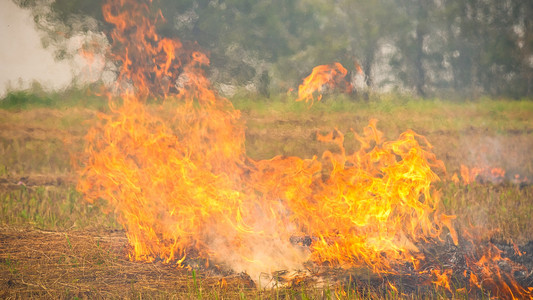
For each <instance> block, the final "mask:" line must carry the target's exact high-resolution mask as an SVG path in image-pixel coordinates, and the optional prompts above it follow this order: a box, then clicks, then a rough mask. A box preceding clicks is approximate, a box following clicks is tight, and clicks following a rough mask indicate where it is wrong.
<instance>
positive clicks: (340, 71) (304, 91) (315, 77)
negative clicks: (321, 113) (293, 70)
mask: <svg viewBox="0 0 533 300" xmlns="http://www.w3.org/2000/svg"><path fill="white" fill-rule="evenodd" d="M358 71H360V67H359V68H358ZM346 74H348V71H347V70H346V69H345V68H344V67H343V66H342V65H341V64H340V63H338V62H335V63H333V64H331V65H320V66H316V67H314V68H313V71H312V72H311V74H310V75H309V76H307V77H306V78H305V79H304V81H303V83H302V84H300V86H299V87H298V99H297V100H296V101H305V102H306V103H307V102H308V101H311V103H313V102H314V99H315V96H314V94H315V93H318V96H317V101H320V100H321V99H322V89H323V87H324V86H327V87H329V88H335V87H341V88H343V89H344V90H345V91H346V92H349V91H350V90H351V88H352V86H351V84H350V83H349V82H348V81H346V79H345V77H346Z"/></svg>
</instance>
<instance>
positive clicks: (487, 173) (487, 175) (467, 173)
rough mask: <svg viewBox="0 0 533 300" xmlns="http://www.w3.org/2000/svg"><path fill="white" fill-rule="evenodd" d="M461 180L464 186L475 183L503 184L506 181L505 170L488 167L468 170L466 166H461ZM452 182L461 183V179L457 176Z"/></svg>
mask: <svg viewBox="0 0 533 300" xmlns="http://www.w3.org/2000/svg"><path fill="white" fill-rule="evenodd" d="M460 172H461V178H462V180H463V184H465V185H468V184H471V183H474V182H480V183H483V182H492V183H501V182H503V180H504V179H505V170H504V169H501V168H488V167H473V168H468V167H466V166H465V165H461V171H460ZM452 180H453V181H454V182H455V183H459V178H458V177H457V175H456V174H454V177H453V178H452Z"/></svg>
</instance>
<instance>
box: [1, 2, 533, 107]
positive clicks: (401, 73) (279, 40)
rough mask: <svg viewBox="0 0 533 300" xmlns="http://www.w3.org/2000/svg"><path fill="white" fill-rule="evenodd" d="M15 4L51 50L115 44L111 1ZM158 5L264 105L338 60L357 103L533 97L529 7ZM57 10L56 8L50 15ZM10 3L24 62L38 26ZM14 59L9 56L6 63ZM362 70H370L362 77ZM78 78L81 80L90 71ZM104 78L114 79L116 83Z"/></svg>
mask: <svg viewBox="0 0 533 300" xmlns="http://www.w3.org/2000/svg"><path fill="white" fill-rule="evenodd" d="M15 2H16V3H18V4H19V5H20V6H25V7H28V8H29V9H31V11H32V13H33V14H34V15H36V16H39V17H40V25H41V26H40V28H41V29H44V30H43V31H42V33H41V34H42V35H43V36H48V38H49V39H50V40H51V41H52V43H51V44H52V45H53V46H57V45H59V44H63V47H65V45H66V44H68V43H65V42H64V41H60V39H61V37H60V36H57V34H56V33H57V32H58V31H64V32H67V33H68V36H69V38H68V39H71V38H72V37H73V36H76V35H78V36H80V35H82V36H84V35H87V34H89V35H93V36H94V35H96V36H98V39H105V37H104V36H103V34H102V33H101V32H109V28H110V26H111V25H109V24H106V22H105V21H104V20H103V16H102V12H101V5H102V3H103V2H104V1H101V0H99V1H83V0H69V1H67V0H56V1H53V2H50V1H48V0H34V1H20V0H15ZM147 2H148V1H147ZM49 3H51V4H49ZM150 3H151V5H152V6H154V9H153V11H156V10H155V9H160V10H161V11H162V14H163V15H164V18H165V21H162V20H161V19H159V21H158V23H157V27H158V32H159V35H160V36H163V37H170V38H175V37H177V38H179V39H180V40H182V41H191V42H196V43H197V44H198V45H199V46H200V47H201V48H202V49H203V50H204V51H203V52H206V53H209V56H210V60H211V66H210V68H209V76H210V79H211V82H214V83H215V85H216V87H217V88H218V89H219V90H220V91H222V92H223V94H225V95H227V96H231V94H233V93H235V92H236V91H239V90H243V89H244V90H247V91H252V92H257V93H261V94H263V95H266V96H268V95H270V93H271V92H274V93H285V92H287V91H288V90H289V89H292V88H295V87H297V86H298V84H299V83H300V82H301V79H302V78H304V77H305V76H306V75H308V74H309V72H310V71H311V69H312V68H313V67H314V66H316V65H321V64H330V63H333V62H336V61H338V62H340V63H341V64H342V65H343V66H345V67H346V68H347V69H348V71H349V77H350V80H351V81H352V83H353V85H354V86H355V93H354V95H355V97H358V96H360V95H364V94H367V93H368V92H383V91H391V90H392V91H394V90H399V91H402V92H405V91H407V92H412V93H415V94H417V95H419V96H423V97H433V96H437V97H439V96H441V97H442V96H444V97H446V96H449V95H456V94H457V95H459V96H467V97H470V96H472V97H478V96H483V95H489V96H510V97H514V98H521V97H529V96H531V93H532V91H533V22H532V21H531V20H533V5H531V1H525V0H509V1H499V0H489V1H485V0H469V1H463V0H440V1H421V0H379V1H352V0H340V1H335V2H333V3H332V2H330V1H322V0H312V1H303V0H295V1H285V0H272V1H249V0H238V1H231V2H227V1H174V0H161V1H153V2H150ZM48 4H49V7H50V9H48V10H41V11H40V8H42V6H43V5H48ZM2 5H3V6H5V8H6V9H2V13H3V14H5V16H4V17H3V18H2V23H4V25H2V27H3V28H2V30H3V33H2V34H3V35H5V36H6V37H7V36H8V34H10V36H9V37H10V39H9V41H11V42H9V43H8V44H7V45H6V44H5V43H4V45H3V47H4V49H2V51H3V52H6V51H8V50H7V49H5V48H10V49H12V51H13V52H10V53H17V54H20V53H27V52H25V51H29V50H25V49H30V47H28V46H22V45H21V46H18V48H23V49H18V50H23V51H18V50H17V49H15V48H17V47H15V46H17V45H12V43H13V41H17V43H19V42H22V41H29V40H32V41H34V42H32V43H34V44H32V45H33V46H32V47H31V49H34V48H37V46H36V43H37V40H38V37H37V34H35V33H34V32H33V29H31V25H30V23H31V21H30V20H29V17H28V14H27V13H23V12H22V11H20V10H15V9H14V6H13V4H12V3H11V2H9V1H7V2H6V1H4V2H3V4H2ZM8 12H13V13H8ZM14 13H16V14H19V18H15V17H14V16H13V14H14ZM8 15H11V16H8ZM8 20H12V21H10V22H15V21H16V20H25V21H24V22H22V21H20V22H21V24H22V23H24V26H22V25H20V26H17V28H18V29H17V30H13V29H9V28H8V27H7V25H9V24H7V22H8ZM16 22H19V21H16ZM13 24H15V23H13ZM13 26H15V25H13ZM52 27H54V28H52ZM24 28H26V29H24ZM58 29H60V30H58ZM11 35H15V36H18V37H19V38H18V39H16V38H14V37H11ZM20 36H26V38H25V39H21V38H20ZM30 36H32V38H30ZM51 36H53V37H51ZM6 37H3V39H4V40H6ZM66 48H68V47H66ZM67 50H68V49H67ZM71 50H72V49H71ZM10 51H11V50H10ZM35 51H37V52H36V53H41V52H39V51H41V50H35ZM67 52H68V51H67ZM42 53H45V52H42ZM40 55H41V56H42V57H45V56H46V59H36V61H38V62H41V63H37V62H35V61H33V62H30V60H32V59H33V57H35V56H39V55H26V54H20V56H23V57H25V58H26V59H25V60H24V64H22V62H20V63H18V65H17V67H18V68H15V67H14V66H13V65H14V60H13V59H9V61H8V62H9V64H7V66H9V69H8V71H7V72H5V71H4V72H3V73H5V74H3V75H2V76H8V75H9V73H12V74H13V75H9V76H10V78H15V79H11V80H12V81H13V80H17V79H16V78H18V77H21V78H23V79H24V80H26V77H28V76H29V77H32V76H30V75H29V74H28V72H30V71H25V73H22V75H18V74H17V73H16V71H17V70H15V69H18V71H19V72H22V71H23V70H26V68H25V67H23V66H24V65H26V64H27V65H31V66H34V68H37V66H36V65H40V66H42V65H50V64H51V63H52V60H50V59H49V55H48V54H40ZM72 56H73V55H72V53H70V54H69V55H64V56H63V58H64V59H66V60H69V59H70V60H72ZM6 57H7V55H6V54H4V53H3V55H2V59H4V60H6ZM43 61H44V62H45V63H42V62H43ZM48 61H50V63H48ZM79 62H80V61H79V60H78V63H79ZM70 64H71V65H72V63H70ZM105 65H106V63H105V62H104V61H103V60H100V62H99V63H98V65H97V67H94V66H93V68H96V69H97V70H100V71H101V70H102V69H104V68H105V67H104V66H105ZM59 66H62V68H63V69H61V71H59V74H57V75H56V73H54V70H55V69H54V68H59ZM71 67H72V66H71ZM359 67H360V68H361V69H362V71H363V72H362V73H358V72H356V70H357V69H358V68H359ZM4 68H5V67H4ZM42 68H44V67H42ZM45 69H46V70H47V72H45V73H46V75H39V76H41V77H39V76H37V75H33V77H37V78H39V79H41V78H44V79H46V80H50V78H54V79H56V80H57V81H58V82H65V81H68V80H67V79H66V78H68V76H71V78H72V74H70V73H72V72H69V70H68V67H66V64H65V63H64V62H63V61H62V62H56V63H55V64H54V67H53V68H45ZM73 69H74V73H76V74H77V72H78V73H79V69H80V67H79V66H75V67H73ZM41 70H42V69H41ZM48 70H50V71H51V74H50V72H48ZM93 71H94V70H93ZM33 72H35V74H38V71H33ZM40 72H43V71H40ZM52 74H53V75H52ZM361 74H363V75H361ZM23 75H24V76H23ZM76 76H77V75H76ZM76 76H75V77H76ZM86 77H87V76H86ZM104 77H106V76H104ZM106 78H108V80H112V76H111V75H109V74H108V76H107V77H106ZM89 79H91V80H96V79H102V78H101V74H100V75H94V74H93V75H91V76H88V78H86V79H85V80H89ZM30 80H31V79H30ZM2 81H3V82H5V81H6V79H3V80H2ZM4 85H5V83H4Z"/></svg>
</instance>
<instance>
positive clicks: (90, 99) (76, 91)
mask: <svg viewBox="0 0 533 300" xmlns="http://www.w3.org/2000/svg"><path fill="white" fill-rule="evenodd" d="M98 89H99V85H98V84H94V85H91V86H87V87H81V88H79V87H69V88H67V89H65V90H60V91H55V92H47V91H45V90H43V88H42V87H41V86H40V85H39V84H37V83H34V84H33V86H32V87H31V88H29V89H26V90H20V91H9V92H8V93H7V95H6V96H5V97H4V98H3V99H0V109H6V110H27V109H32V108H38V107H48V108H66V107H73V106H85V107H87V108H96V109H105V108H106V106H107V100H106V99H105V98H103V97H100V96H97V95H96V94H95V93H96V91H97V90H98Z"/></svg>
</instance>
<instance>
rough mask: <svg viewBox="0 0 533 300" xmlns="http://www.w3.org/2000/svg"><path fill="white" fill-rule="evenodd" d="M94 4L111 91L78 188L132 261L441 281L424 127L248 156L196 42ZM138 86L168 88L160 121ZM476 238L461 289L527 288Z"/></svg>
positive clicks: (324, 74)
mask: <svg viewBox="0 0 533 300" xmlns="http://www.w3.org/2000/svg"><path fill="white" fill-rule="evenodd" d="M103 12H104V16H105V18H106V20H107V21H108V22H109V23H111V24H113V25H114V29H113V31H112V32H111V33H110V37H111V38H112V46H111V49H110V51H111V56H112V58H113V59H115V60H116V62H117V66H118V67H119V76H118V84H119V86H118V88H117V90H119V91H121V93H120V96H119V97H116V96H114V95H112V94H110V99H111V100H110V107H111V113H109V114H101V115H100V122H99V124H98V125H97V126H95V127H94V128H92V129H91V130H90V132H89V133H88V135H87V137H86V142H87V145H86V148H85V157H86V159H85V164H84V168H83V169H81V170H80V181H79V183H78V190H79V191H81V192H82V193H83V194H84V195H85V198H86V199H87V201H89V202H92V203H104V204H102V206H103V208H104V209H105V210H106V211H108V212H114V213H115V214H116V215H117V219H118V222H120V223H121V224H122V225H123V226H124V228H125V230H126V234H127V237H128V240H129V244H130V245H131V253H130V255H131V259H132V260H137V261H156V260H157V261H163V262H165V263H171V264H175V265H177V266H185V265H187V263H188V262H193V261H194V262H197V263H198V261H201V262H202V265H204V266H208V265H209V264H224V265H225V266H227V267H229V268H232V269H233V270H235V271H246V272H248V273H249V274H251V275H252V278H253V279H257V278H259V274H261V273H262V272H266V273H273V272H275V271H278V270H283V269H289V270H297V269H303V266H304V264H305V263H313V264H315V265H317V266H326V265H329V266H338V267H342V268H344V269H348V268H353V267H364V268H368V269H369V270H371V271H372V272H374V273H376V274H383V275H385V274H397V275H405V276H412V275H413V274H417V275H416V276H424V277H425V278H427V280H426V283H432V284H434V285H435V286H440V287H444V288H445V289H447V290H451V289H452V287H451V285H450V283H451V280H452V277H454V276H455V275H456V274H454V272H452V271H451V269H450V268H449V267H447V266H446V265H440V266H439V265H437V264H434V265H432V267H431V269H428V267H427V264H426V260H428V256H427V255H426V252H425V251H424V248H425V246H424V245H428V244H431V245H439V244H442V243H447V242H449V243H450V244H452V245H458V244H459V242H460V237H459V235H458V234H457V233H456V232H455V229H454V226H453V220H454V216H448V215H446V214H444V213H442V210H441V204H440V199H439V193H438V191H437V190H435V188H434V187H433V183H435V182H437V181H439V175H438V174H439V173H444V164H443V162H442V161H440V160H438V159H437V158H436V156H435V155H434V154H433V153H432V151H431V149H432V145H431V144H430V143H429V142H428V141H427V139H426V138H425V137H423V136H421V135H418V134H416V133H415V132H413V131H410V130H408V131H406V132H404V133H402V134H401V135H400V136H399V137H398V139H396V140H392V141H387V140H385V139H384V138H383V134H382V133H381V132H380V131H379V130H378V129H377V121H376V120H370V122H369V125H368V126H367V127H365V128H364V130H363V133H362V134H358V133H356V132H354V135H355V138H356V139H357V141H358V142H359V143H360V145H361V146H360V148H359V149H358V150H357V151H355V152H353V153H347V152H346V150H345V148H344V139H345V136H344V134H343V133H341V132H340V131H338V130H335V131H333V132H331V133H330V134H327V135H323V136H322V135H321V136H319V140H320V141H322V142H325V143H331V144H333V145H335V146H336V150H335V151H333V150H332V151H326V152H325V153H323V154H322V156H321V157H313V158H311V159H302V158H299V157H282V156H276V157H274V158H272V159H270V160H259V161H256V160H253V159H251V158H250V157H248V156H247V155H246V151H245V148H244V142H245V131H244V130H245V129H244V128H245V127H244V124H243V122H242V121H241V120H240V112H239V111H238V110H236V109H234V108H233V106H232V104H231V102H230V101H229V100H227V99H225V98H222V97H220V96H218V95H217V94H216V93H215V92H214V91H213V90H212V89H211V87H210V84H209V82H208V80H207V78H206V77H205V74H204V73H203V67H204V66H207V65H208V64H209V59H208V57H207V56H206V55H205V54H203V53H201V52H200V51H198V49H191V48H188V47H186V46H184V44H183V43H181V42H180V41H179V40H175V39H167V38H162V37H160V36H159V35H158V34H157V33H156V27H155V23H157V22H162V21H163V20H164V19H163V17H162V14H161V12H157V13H153V12H151V10H150V6H149V5H148V4H145V3H137V2H135V1H133V0H122V1H118V0H109V1H107V2H106V3H105V4H104V7H103ZM346 72H347V71H346V69H344V68H343V67H342V65H340V64H339V63H334V64H332V65H329V66H319V67H316V68H315V69H313V72H312V74H311V75H310V77H308V78H307V79H305V80H304V83H303V84H302V85H301V86H300V89H299V98H298V99H299V100H305V101H313V99H314V93H316V92H317V91H318V92H319V89H320V87H321V86H322V85H324V84H326V85H329V84H338V83H339V82H342V81H343V80H344V77H345V76H346ZM348 86H349V84H348V83H346V84H345V87H348ZM148 97H165V98H166V101H176V104H175V106H173V107H175V110H174V111H173V112H172V114H173V117H172V120H171V121H169V120H168V119H165V118H162V117H159V116H158V114H156V113H155V111H157V110H158V109H162V108H163V107H165V106H161V107H160V108H157V107H154V106H148V105H146V104H144V100H145V99H146V98H148ZM117 98H118V99H117ZM318 100H320V96H318ZM469 178H470V177H469ZM488 251H489V252H487V254H486V255H483V256H482V257H481V258H480V259H475V258H474V257H475V256H471V257H468V258H467V259H468V260H467V263H468V266H469V269H468V274H466V273H465V277H466V276H468V278H469V280H471V281H472V285H471V287H470V288H472V289H474V288H479V289H489V290H490V291H491V292H492V293H493V295H496V296H501V297H508V296H509V295H510V297H521V296H531V295H532V291H531V289H529V290H526V289H525V288H523V287H521V286H520V285H518V284H517V283H516V281H515V280H514V279H513V276H512V275H511V274H512V273H511V274H507V273H506V274H501V273H500V272H502V271H500V270H499V269H498V261H500V260H501V256H499V254H498V253H497V251H495V249H492V248H491V249H489V250H488ZM389 284H390V286H391V288H394V285H393V284H392V283H389ZM467 292H468V291H467Z"/></svg>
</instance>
